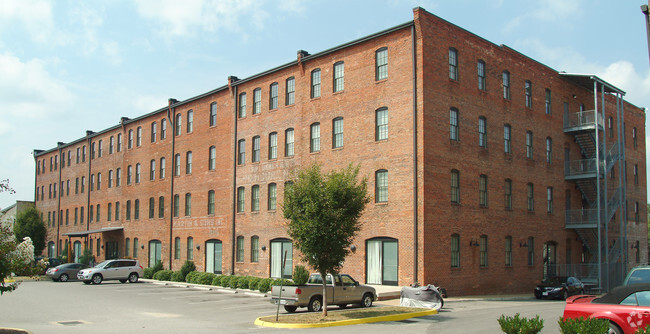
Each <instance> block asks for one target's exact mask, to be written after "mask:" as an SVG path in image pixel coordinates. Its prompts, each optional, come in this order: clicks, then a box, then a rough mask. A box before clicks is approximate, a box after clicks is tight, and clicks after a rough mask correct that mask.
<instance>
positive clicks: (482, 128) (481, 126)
mask: <svg viewBox="0 0 650 334" xmlns="http://www.w3.org/2000/svg"><path fill="white" fill-rule="evenodd" d="M478 146H480V147H483V148H487V121H486V120H485V117H483V116H481V117H479V118H478Z"/></svg>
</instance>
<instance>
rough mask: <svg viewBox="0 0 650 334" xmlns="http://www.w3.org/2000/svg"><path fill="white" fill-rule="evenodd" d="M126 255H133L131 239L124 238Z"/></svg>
mask: <svg viewBox="0 0 650 334" xmlns="http://www.w3.org/2000/svg"><path fill="white" fill-rule="evenodd" d="M124 255H125V256H126V257H127V258H128V257H130V256H131V239H130V238H126V239H125V240H124Z"/></svg>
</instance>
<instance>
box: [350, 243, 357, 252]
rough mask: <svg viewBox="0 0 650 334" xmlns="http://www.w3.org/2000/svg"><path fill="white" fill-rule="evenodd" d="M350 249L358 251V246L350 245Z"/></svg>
mask: <svg viewBox="0 0 650 334" xmlns="http://www.w3.org/2000/svg"><path fill="white" fill-rule="evenodd" d="M350 250H351V251H352V253H354V252H356V251H357V246H355V245H352V246H350Z"/></svg>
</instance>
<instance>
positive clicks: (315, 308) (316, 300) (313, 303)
mask: <svg viewBox="0 0 650 334" xmlns="http://www.w3.org/2000/svg"><path fill="white" fill-rule="evenodd" d="M307 309H308V310H309V312H320V311H322V310H323V301H322V299H321V297H311V300H310V301H309V305H307Z"/></svg>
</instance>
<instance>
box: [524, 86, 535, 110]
mask: <svg viewBox="0 0 650 334" xmlns="http://www.w3.org/2000/svg"><path fill="white" fill-rule="evenodd" d="M524 92H525V94H526V107H528V108H532V107H533V84H532V83H530V81H529V80H526V82H524Z"/></svg>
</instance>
